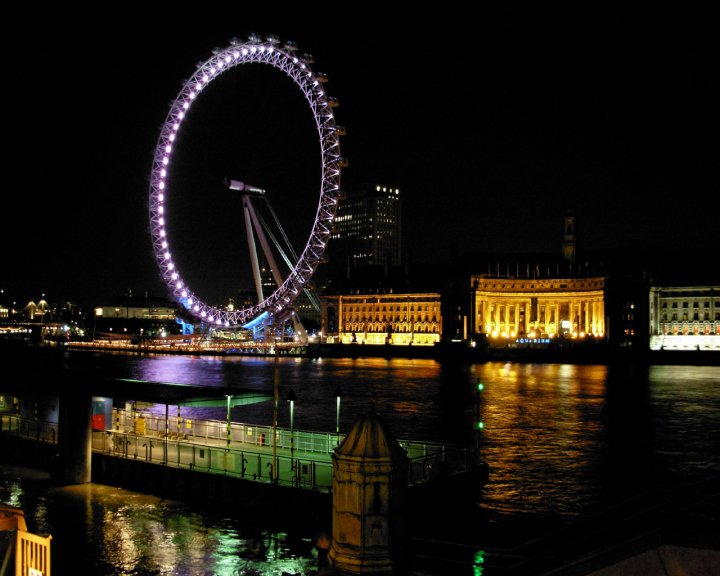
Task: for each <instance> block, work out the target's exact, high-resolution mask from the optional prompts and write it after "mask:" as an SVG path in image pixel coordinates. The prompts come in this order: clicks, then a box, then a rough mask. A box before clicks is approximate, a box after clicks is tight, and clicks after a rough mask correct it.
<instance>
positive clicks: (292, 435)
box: [287, 388, 297, 471]
mask: <svg viewBox="0 0 720 576" xmlns="http://www.w3.org/2000/svg"><path fill="white" fill-rule="evenodd" d="M295 400H297V396H295V391H294V390H293V389H292V388H291V389H290V392H289V393H288V395H287V401H288V402H290V470H291V471H294V470H295Z"/></svg>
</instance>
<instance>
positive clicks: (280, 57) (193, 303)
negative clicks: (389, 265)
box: [150, 36, 345, 326]
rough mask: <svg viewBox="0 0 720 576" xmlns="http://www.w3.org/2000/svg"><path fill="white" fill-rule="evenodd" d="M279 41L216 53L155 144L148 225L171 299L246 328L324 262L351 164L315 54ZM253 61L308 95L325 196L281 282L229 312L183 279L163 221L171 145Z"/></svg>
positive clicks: (201, 315)
mask: <svg viewBox="0 0 720 576" xmlns="http://www.w3.org/2000/svg"><path fill="white" fill-rule="evenodd" d="M278 44H279V41H278V40H277V39H276V38H274V37H269V38H268V39H267V40H261V39H259V38H258V37H256V36H253V37H251V39H250V40H248V41H245V42H241V41H238V40H235V41H233V42H231V45H230V46H229V47H228V48H225V49H222V50H215V51H214V54H213V56H212V57H211V58H209V59H208V60H207V61H205V62H204V63H202V64H200V65H199V66H198V68H197V70H196V71H195V73H194V74H193V76H192V77H191V78H190V79H189V80H187V82H185V84H184V86H183V88H182V89H181V90H180V93H179V94H178V95H177V97H176V98H175V100H174V101H173V103H172V105H171V107H170V111H169V112H168V115H167V117H166V119H165V122H164V124H163V126H162V129H161V131H160V137H159V138H158V143H157V146H156V148H155V154H154V158H153V167H152V173H151V179H150V228H151V235H152V242H153V249H154V253H155V259H156V261H157V264H158V266H159V268H160V272H161V274H162V277H163V279H164V281H165V283H166V285H167V287H168V290H169V292H170V293H171V294H172V296H173V298H174V299H175V300H176V301H177V302H179V303H180V304H181V305H182V306H183V308H184V309H185V310H187V312H189V313H190V314H192V315H193V316H195V317H196V318H198V319H200V320H201V321H203V322H206V323H209V324H213V325H215V326H237V325H245V324H248V323H250V322H252V321H253V320H255V319H257V318H258V317H260V316H261V315H262V314H264V313H269V314H270V315H277V314H278V313H279V312H281V311H282V310H283V309H285V308H288V307H289V306H291V305H292V303H293V302H294V300H295V298H296V297H297V296H298V295H299V294H300V293H301V292H302V288H303V287H304V286H305V284H306V283H307V282H308V281H309V280H310V278H311V276H312V274H313V272H314V271H315V268H316V267H317V265H318V263H319V262H320V260H321V259H322V255H323V252H324V249H325V245H326V244H327V241H328V239H329V237H330V229H331V223H332V221H333V219H334V218H335V213H336V208H337V197H338V192H339V188H340V172H341V168H342V167H343V166H344V165H345V160H344V159H343V158H342V157H341V156H340V141H339V136H340V135H341V134H342V133H344V131H343V130H339V129H338V128H337V126H336V124H335V116H334V113H333V107H334V106H336V105H337V100H336V99H334V98H331V97H329V96H328V95H327V94H326V93H325V89H324V86H323V84H324V82H325V81H326V80H327V77H326V76H325V75H324V74H316V73H313V72H312V70H311V69H310V66H309V64H310V60H311V59H310V58H309V57H302V58H301V57H299V56H297V55H296V54H295V53H294V52H295V49H296V48H295V46H294V45H293V44H292V43H286V44H285V45H284V47H280V46H279V45H278ZM249 64H264V65H268V66H271V67H273V68H275V69H277V70H279V71H280V72H282V73H284V74H285V75H286V76H287V77H288V78H290V79H291V80H292V81H293V83H294V84H295V85H296V86H297V87H298V89H300V90H301V91H302V93H303V94H304V96H305V99H306V101H307V103H308V106H309V108H310V112H311V113H312V114H313V117H314V119H315V126H316V129H317V133H318V136H319V141H320V152H321V154H320V156H321V163H322V166H321V178H320V183H319V201H318V208H317V212H316V216H315V222H314V224H313V226H312V229H311V231H310V234H309V237H308V240H307V243H306V245H305V248H304V249H303V251H302V253H301V254H300V256H299V258H298V259H297V262H295V264H294V266H293V268H292V270H291V271H290V272H289V274H288V275H287V277H286V278H285V279H284V281H283V283H282V285H281V286H279V287H278V288H277V289H276V290H275V291H274V292H273V293H272V294H270V295H268V296H267V297H266V298H265V299H264V300H263V301H262V302H260V303H258V304H257V305H254V306H250V307H247V308H242V309H236V310H225V309H222V308H216V307H213V306H211V305H208V304H206V303H205V302H204V301H203V300H202V299H201V298H200V297H198V295H197V294H195V293H194V292H193V291H192V289H191V287H190V286H188V285H187V284H186V283H185V281H184V280H183V275H182V273H181V271H180V270H179V269H178V267H177V265H176V263H175V261H174V260H173V257H172V250H171V247H170V245H169V241H168V234H167V229H166V220H165V216H166V203H167V199H168V198H169V197H172V194H173V190H172V189H171V186H169V184H168V181H169V176H170V172H171V170H172V168H173V158H172V155H173V146H174V143H175V141H176V139H177V135H178V132H179V131H180V130H181V129H182V126H183V122H184V120H185V118H186V116H187V112H188V111H189V110H190V108H191V106H192V105H193V103H194V102H196V101H197V100H198V98H200V96H201V94H202V91H203V90H204V89H205V88H206V87H207V86H208V85H210V83H212V81H213V80H215V79H216V78H217V77H219V76H220V75H221V74H224V73H226V72H228V71H230V70H232V69H233V68H235V67H237V66H242V65H249Z"/></svg>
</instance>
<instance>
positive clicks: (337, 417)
mask: <svg viewBox="0 0 720 576" xmlns="http://www.w3.org/2000/svg"><path fill="white" fill-rule="evenodd" d="M340 398H342V390H341V389H340V385H339V384H338V386H337V388H335V435H336V436H337V442H336V444H340Z"/></svg>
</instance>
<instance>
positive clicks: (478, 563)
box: [473, 550, 485, 576]
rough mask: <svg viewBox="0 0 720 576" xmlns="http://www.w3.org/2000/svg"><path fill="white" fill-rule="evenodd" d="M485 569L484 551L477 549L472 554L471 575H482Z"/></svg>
mask: <svg viewBox="0 0 720 576" xmlns="http://www.w3.org/2000/svg"><path fill="white" fill-rule="evenodd" d="M484 571H485V551H484V550H478V551H477V552H475V555H474V556H473V576H482V574H483V573H484Z"/></svg>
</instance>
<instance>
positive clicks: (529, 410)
mask: <svg viewBox="0 0 720 576" xmlns="http://www.w3.org/2000/svg"><path fill="white" fill-rule="evenodd" d="M88 359H89V360H88ZM68 363H69V364H71V365H72V364H74V365H75V367H76V368H83V367H86V366H91V367H92V370H95V371H97V372H98V373H102V374H115V375H119V376H122V377H128V378H138V379H145V380H160V381H173V382H180V383H193V384H206V385H223V386H231V387H237V388H253V389H258V390H272V385H273V381H274V378H275V373H276V371H277V374H278V380H279V386H280V397H281V398H285V397H286V396H287V393H288V392H289V390H290V389H293V390H294V391H295V393H296V395H297V398H298V400H297V402H296V403H295V429H296V430H317V431H326V432H329V431H331V432H334V430H335V418H336V398H335V389H336V387H337V385H338V384H340V385H341V386H342V391H343V398H342V407H341V412H340V429H341V431H342V432H347V430H348V429H349V427H350V425H351V424H352V423H353V422H354V421H355V420H356V419H357V418H359V417H361V416H363V415H365V414H367V412H368V411H370V410H375V411H376V412H377V413H379V414H380V415H382V416H383V417H384V418H385V419H386V420H387V421H388V422H389V424H390V425H391V427H392V429H393V430H394V431H395V433H396V435H397V436H399V437H401V438H404V439H408V440H429V441H444V442H472V441H474V438H475V434H476V432H475V430H474V428H473V424H474V422H475V421H477V419H478V417H479V419H480V420H482V421H483V422H484V429H483V430H482V432H481V433H480V435H479V436H478V439H479V445H480V448H481V450H482V456H483V458H484V459H485V460H486V461H487V462H488V463H489V465H490V481H489V483H488V484H487V486H485V487H484V489H483V490H482V491H480V490H479V489H478V490H477V491H476V493H475V494H473V495H472V499H471V500H470V501H469V503H468V502H464V503H463V504H462V506H463V508H461V509H458V508H454V507H451V506H447V507H446V508H447V510H445V511H444V512H443V513H444V514H445V516H444V517H441V518H439V520H441V523H437V524H436V525H435V526H431V525H430V523H431V522H430V520H426V519H425V518H424V515H423V514H418V515H417V522H413V523H411V524H410V525H411V526H412V529H413V530H415V531H424V532H425V533H430V532H431V531H433V530H436V534H437V536H438V537H443V538H449V537H450V534H451V533H456V534H457V537H458V539H459V538H462V539H463V540H464V541H474V542H480V543H482V542H483V541H485V540H486V538H487V536H488V534H491V533H492V532H493V530H495V529H496V528H497V527H498V526H500V525H507V526H511V527H513V528H515V527H516V526H517V525H519V524H522V523H523V522H526V521H528V520H530V519H533V520H534V519H540V521H541V526H542V527H543V529H544V530H546V529H547V526H548V525H549V524H548V520H551V521H555V520H557V521H558V522H565V523H567V522H569V521H573V520H575V519H579V518H584V517H587V516H588V515H591V514H592V513H594V512H596V511H598V510H602V509H605V508H607V507H608V506H610V505H612V504H614V503H617V502H619V501H622V500H623V499H625V498H627V497H629V496H632V495H634V494H638V493H642V492H645V491H646V490H649V489H654V490H656V491H657V492H658V494H659V499H660V503H661V504H662V506H663V510H664V512H665V513H666V514H668V515H669V517H670V518H671V524H672V526H673V527H676V528H678V529H685V528H692V529H696V528H697V527H705V526H710V528H711V529H713V530H715V532H714V533H718V530H717V528H718V526H719V521H720V454H719V453H718V451H717V450H716V443H717V440H716V439H717V438H718V437H720V386H718V382H720V368H717V367H690V366H681V367H673V366H652V367H636V366H631V365H630V366H625V365H619V366H575V365H553V364H512V363H499V362H492V363H486V364H481V365H474V366H464V365H448V364H446V365H440V364H438V363H436V362H434V361H431V360H405V359H393V360H385V359H358V360H352V359H338V360H328V359H323V360H298V359H293V358H281V359H278V360H277V361H276V360H274V359H258V358H242V357H240V358H226V359H218V358H206V357H202V358H191V357H161V356H157V357H140V356H137V357H123V356H97V357H94V356H89V355H86V356H84V357H82V358H78V357H71V358H69V359H68ZM85 369H87V368H85ZM478 381H480V382H482V383H483V384H484V389H483V391H482V392H481V393H478V392H477V382H478ZM186 410H188V412H187V413H186ZM190 410H191V409H186V408H183V410H182V415H183V417H188V418H192V417H197V418H214V419H218V420H224V418H225V410H224V409H223V408H218V409H203V410H202V413H199V412H198V413H197V414H195V415H193V414H191V413H190V412H189V411H190ZM162 411H163V413H164V407H163V408H162ZM172 413H173V412H172V409H171V414H172ZM232 419H233V420H234V421H241V422H246V423H250V424H262V425H268V424H270V423H271V422H272V403H270V402H268V403H264V404H258V405H253V406H243V407H237V408H234V409H233V411H232ZM279 424H280V425H281V426H286V427H287V426H289V408H288V406H287V405H286V403H285V402H281V403H280V413H279ZM1 475H2V473H0V476H1ZM478 488H479V487H478ZM0 490H2V493H0V500H1V501H4V502H8V503H10V504H13V505H17V506H20V507H22V508H25V510H26V512H27V511H28V508H27V507H26V506H25V505H26V503H28V502H29V500H28V498H30V493H31V492H32V493H33V494H36V495H37V497H36V498H35V500H34V501H33V504H32V510H33V512H32V514H33V519H34V520H33V521H34V522H37V525H36V528H37V530H38V531H39V532H41V533H42V532H45V533H47V532H51V533H53V536H54V538H55V540H54V547H55V548H54V549H56V550H57V551H58V555H59V556H60V559H62V560H63V561H64V562H65V566H70V565H71V564H72V563H74V562H85V560H83V559H79V558H73V557H71V556H70V552H69V550H71V549H73V547H74V544H75V543H77V542H82V543H87V544H86V545H84V546H83V547H84V548H86V549H88V550H98V557H97V558H94V559H93V560H88V561H87V562H88V564H87V565H86V566H83V567H84V568H87V572H88V573H90V572H91V571H94V572H95V573H98V574H116V573H127V574H130V573H132V574H159V573H191V572H192V571H193V570H199V572H195V573H206V572H207V571H210V572H211V573H218V574H222V573H228V574H243V571H249V570H251V569H255V568H257V567H259V568H257V569H258V570H260V571H261V573H263V574H273V573H278V574H279V573H281V572H282V571H283V570H285V571H286V572H289V573H302V574H304V573H308V572H307V571H308V570H310V569H311V567H312V566H314V560H313V548H312V546H311V543H310V542H309V540H308V537H307V535H305V534H303V532H302V530H293V531H291V530H289V529H288V528H287V527H284V526H283V527H282V530H283V531H281V530H280V529H278V528H277V527H273V526H272V525H268V523H267V521H266V519H258V518H249V517H247V516H246V513H245V512H244V511H241V510H227V511H225V513H224V514H218V515H217V516H211V515H209V514H208V513H206V512H204V511H202V510H201V509H199V508H194V507H193V506H192V505H181V504H179V503H173V502H170V501H165V500H160V499H154V498H152V497H149V496H143V495H136V494H133V493H127V492H122V491H121V492H115V491H114V489H111V488H104V487H97V486H93V487H89V488H73V489H67V488H66V489H48V491H44V490H29V489H28V486H27V484H23V483H17V482H16V483H14V484H13V482H10V481H6V482H5V483H4V484H3V485H2V487H1V488H0ZM84 490H87V492H86V491H84ZM436 520H438V518H435V517H434V518H432V521H433V522H434V521H436ZM461 520H463V521H467V523H466V524H464V525H467V526H470V528H462V529H460V528H453V526H454V525H458V526H459V525H460V521H461ZM59 526H62V530H61V531H58V529H57V527H59ZM259 527H263V528H259ZM536 535H537V533H535V534H533V536H536ZM178 559H182V560H178ZM478 564H479V563H478ZM115 566H120V568H114V567H115ZM173 566H174V568H171V567H173ZM91 568H92V570H91ZM186 569H187V571H186V572H183V571H184V570H186ZM113 570H119V571H113ZM172 570H175V572H172ZM64 573H72V571H65V572H64Z"/></svg>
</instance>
